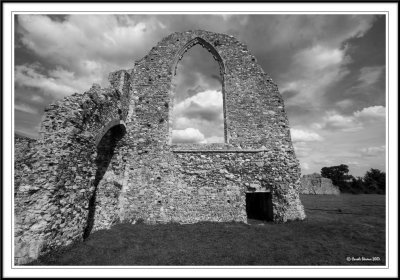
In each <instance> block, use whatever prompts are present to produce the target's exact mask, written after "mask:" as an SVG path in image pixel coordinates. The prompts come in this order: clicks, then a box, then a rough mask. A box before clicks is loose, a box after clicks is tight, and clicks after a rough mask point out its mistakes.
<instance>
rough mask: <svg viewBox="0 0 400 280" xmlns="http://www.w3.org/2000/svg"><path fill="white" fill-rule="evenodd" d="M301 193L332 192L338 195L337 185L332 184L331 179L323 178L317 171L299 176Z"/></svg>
mask: <svg viewBox="0 0 400 280" xmlns="http://www.w3.org/2000/svg"><path fill="white" fill-rule="evenodd" d="M300 193H301V194H334V195H339V194H340V190H339V187H337V186H335V185H333V184H332V180H331V179H329V178H324V177H322V176H321V175H320V174H318V173H313V174H309V175H303V177H301V188H300Z"/></svg>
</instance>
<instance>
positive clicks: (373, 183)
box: [321, 164, 386, 194]
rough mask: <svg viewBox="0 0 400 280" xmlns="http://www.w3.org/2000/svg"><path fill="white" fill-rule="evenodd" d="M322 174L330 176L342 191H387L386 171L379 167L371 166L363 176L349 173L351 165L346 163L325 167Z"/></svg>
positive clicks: (380, 192)
mask: <svg viewBox="0 0 400 280" xmlns="http://www.w3.org/2000/svg"><path fill="white" fill-rule="evenodd" d="M321 176H322V177H325V178H329V179H331V180H332V183H333V184H334V185H335V186H338V187H339V189H340V191H341V192H345V193H354V194H359V193H368V194H370V193H375V194H385V193H386V191H385V190H386V173H385V172H382V171H380V170H379V169H374V168H371V169H370V170H368V171H367V172H366V173H365V175H364V176H363V177H359V176H357V177H354V176H353V175H350V174H349V167H348V166H347V165H345V164H341V165H337V166H330V167H323V168H322V169H321Z"/></svg>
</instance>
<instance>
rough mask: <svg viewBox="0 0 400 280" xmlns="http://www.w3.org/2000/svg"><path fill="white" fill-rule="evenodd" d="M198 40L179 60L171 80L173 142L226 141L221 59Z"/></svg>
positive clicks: (209, 142) (205, 142)
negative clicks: (218, 59) (198, 42)
mask: <svg viewBox="0 0 400 280" xmlns="http://www.w3.org/2000/svg"><path fill="white" fill-rule="evenodd" d="M216 59H217V58H216V56H215V55H213V54H211V53H210V52H209V50H207V49H206V48H205V47H203V46H202V45H201V44H196V45H194V46H193V47H191V48H190V49H189V50H188V51H187V52H186V53H185V54H184V55H183V56H182V58H181V60H180V61H178V63H177V66H176V75H175V76H174V77H173V80H172V101H173V106H172V109H171V126H172V139H171V143H172V144H211V143H224V142H225V128H224V110H223V108H224V104H223V103H224V101H223V100H224V99H223V77H222V76H221V63H222V62H221V61H216Z"/></svg>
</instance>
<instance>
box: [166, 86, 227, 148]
mask: <svg viewBox="0 0 400 280" xmlns="http://www.w3.org/2000/svg"><path fill="white" fill-rule="evenodd" d="M222 104H223V100H222V92H220V91H216V90H206V91H203V92H199V93H197V94H196V95H194V96H192V97H189V98H186V99H185V100H183V101H182V102H179V103H178V104H176V105H175V106H174V108H173V111H172V127H173V128H174V129H178V130H182V129H186V128H194V129H197V130H199V131H200V132H201V133H202V134H203V135H205V137H206V138H207V142H208V143H223V142H224V138H223V136H224V129H223V128H224V123H223V108H222V106H223V105H222Z"/></svg>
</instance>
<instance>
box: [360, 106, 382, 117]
mask: <svg viewBox="0 0 400 280" xmlns="http://www.w3.org/2000/svg"><path fill="white" fill-rule="evenodd" d="M354 116H355V117H357V118H362V119H382V118H385V117H386V108H385V107H383V106H371V107H367V108H364V109H362V110H361V111H357V112H355V113H354Z"/></svg>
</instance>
